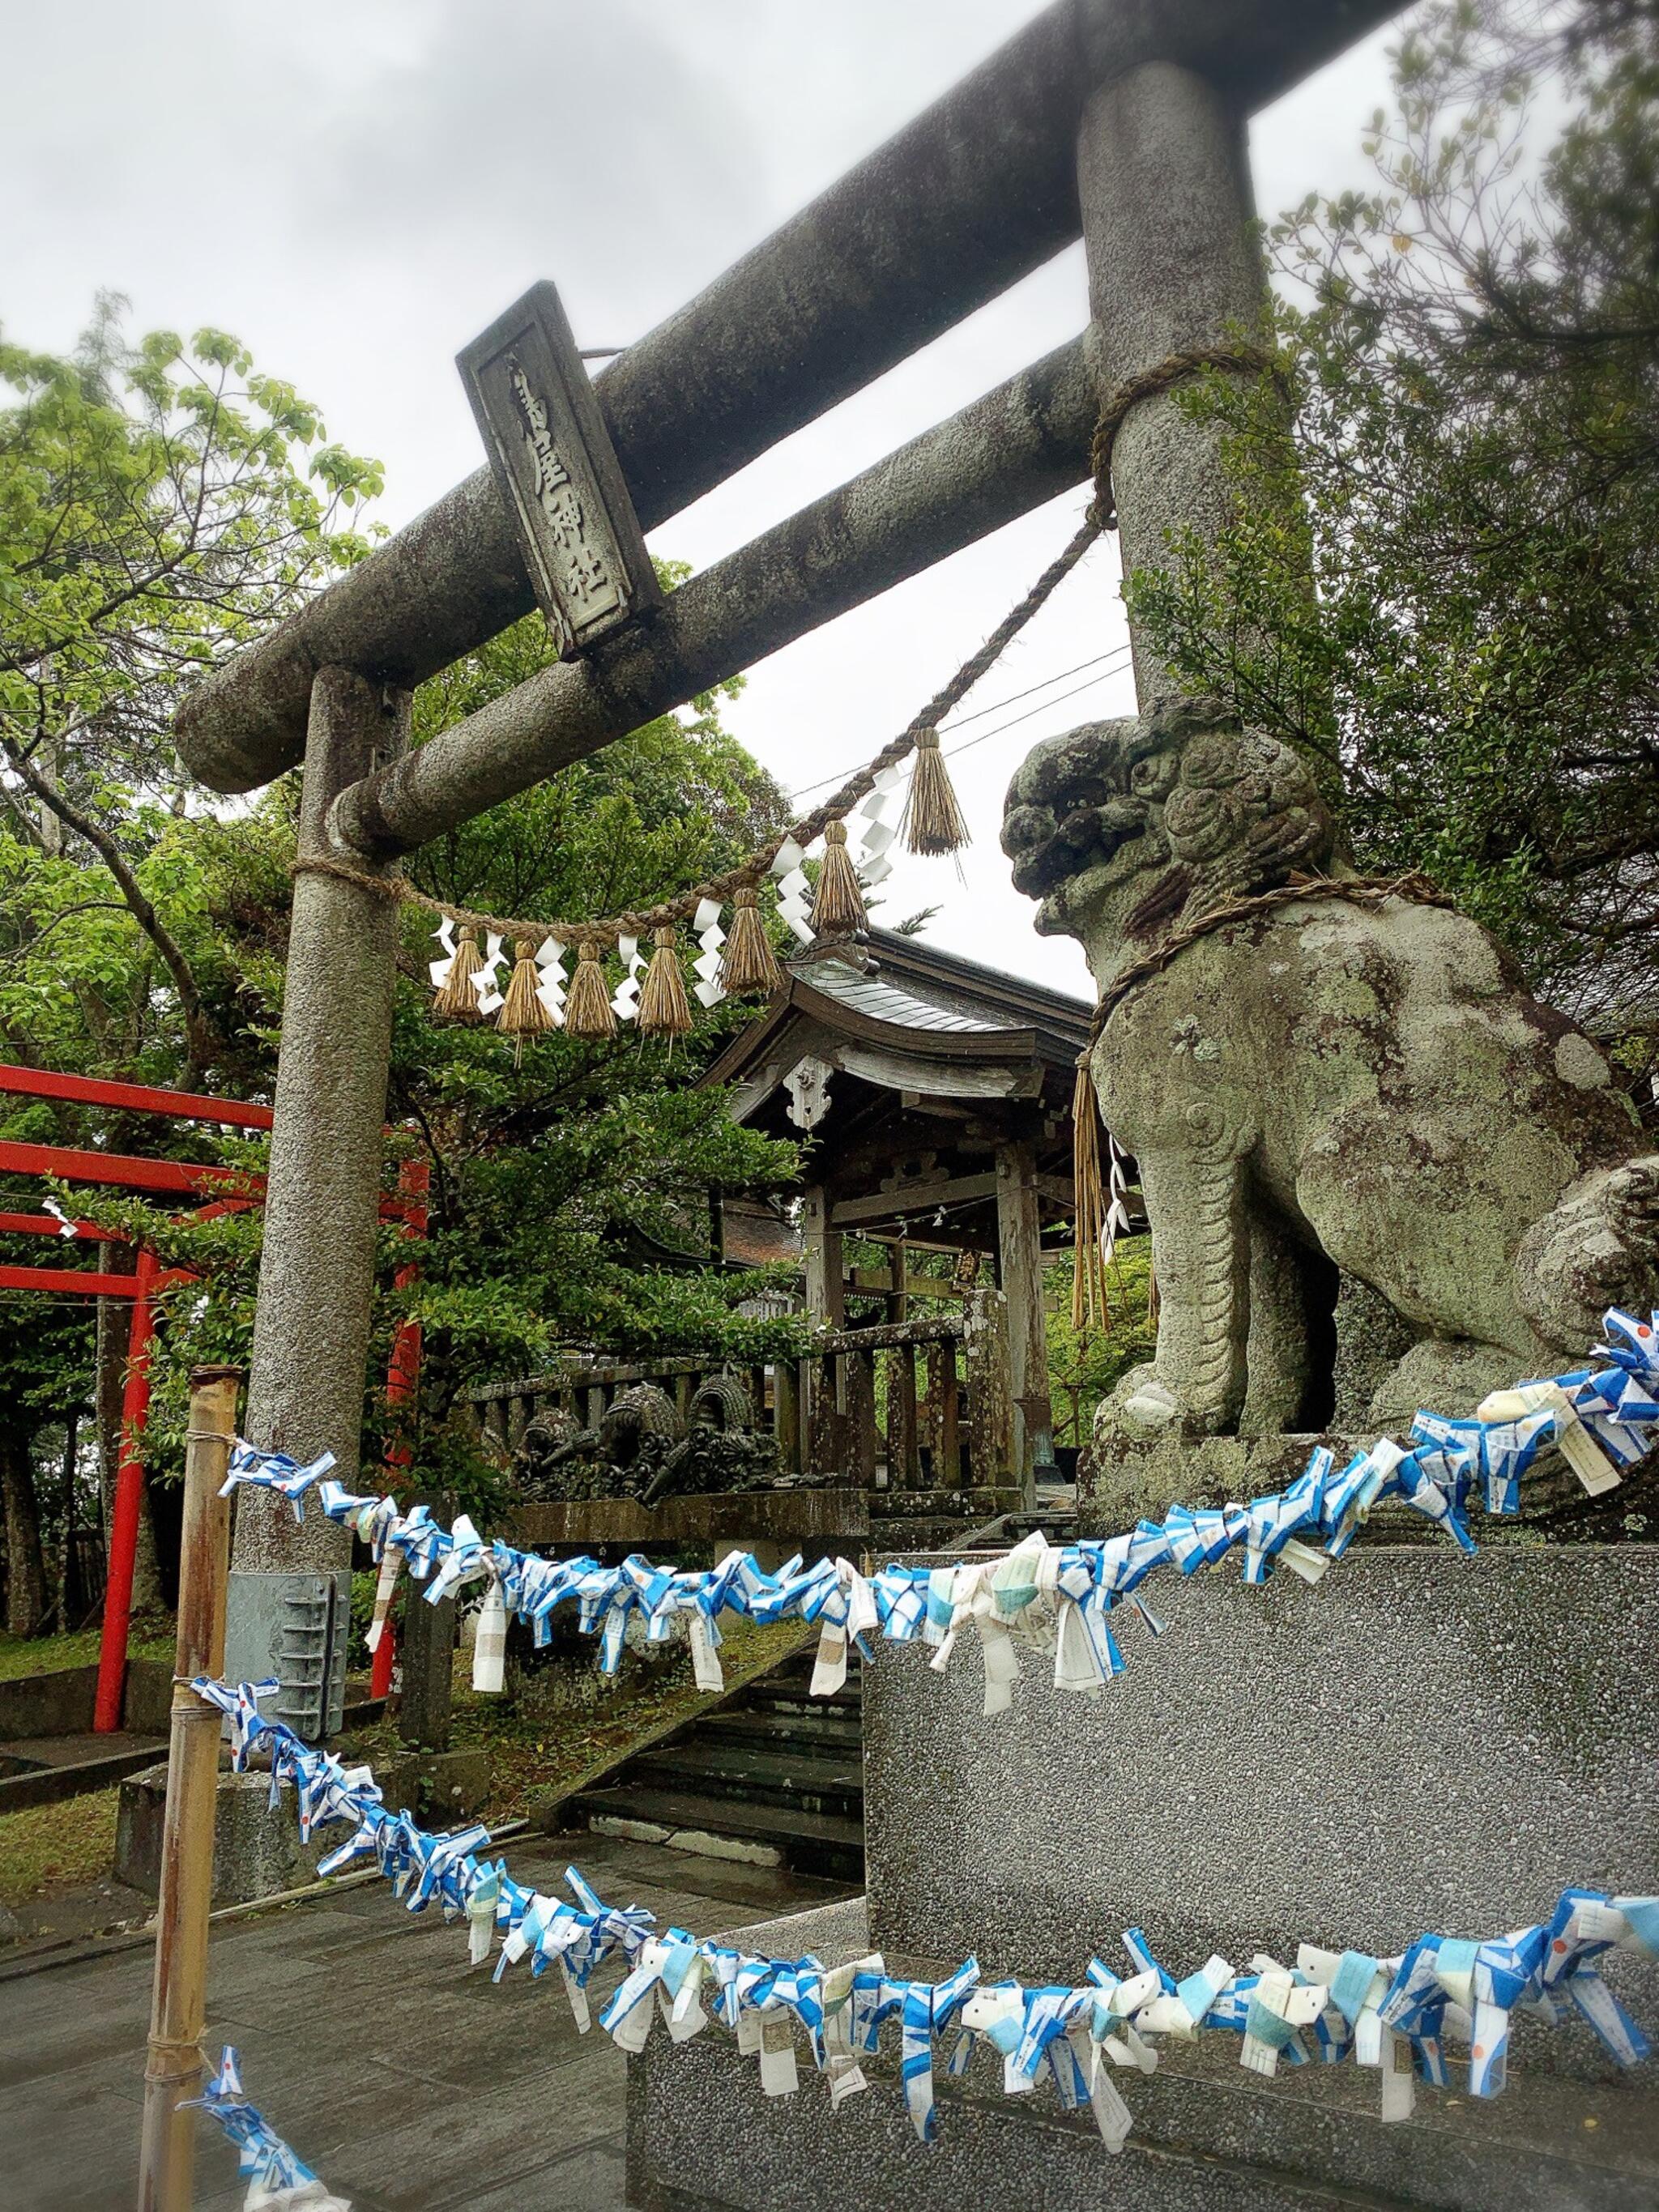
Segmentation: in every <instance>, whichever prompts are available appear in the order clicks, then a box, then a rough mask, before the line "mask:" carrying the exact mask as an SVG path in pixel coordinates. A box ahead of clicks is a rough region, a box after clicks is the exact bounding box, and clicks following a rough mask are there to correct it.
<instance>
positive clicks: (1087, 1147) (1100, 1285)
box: [1072, 1052, 1111, 1336]
mask: <svg viewBox="0 0 1659 2212" xmlns="http://www.w3.org/2000/svg"><path fill="white" fill-rule="evenodd" d="M1072 1194H1073V1200H1075V1203H1076V1208H1077V1215H1076V1219H1077V1261H1076V1265H1075V1267H1074V1269H1073V1275H1072V1327H1073V1328H1074V1329H1075V1330H1076V1331H1077V1334H1079V1336H1087V1335H1088V1334H1089V1332H1090V1331H1091V1329H1093V1328H1101V1327H1103V1326H1105V1325H1106V1324H1108V1323H1109V1321H1110V1318H1111V1317H1110V1315H1109V1313H1108V1311H1107V1307H1106V1261H1105V1256H1104V1255H1103V1252H1102V1250H1101V1249H1100V1247H1101V1232H1102V1231H1103V1228H1104V1226H1105V1221H1106V1194H1105V1190H1104V1188H1103V1185H1102V1182H1101V1180H1100V1107H1099V1103H1098V1102H1097V1099H1096V1097H1095V1084H1094V1078H1093V1076H1091V1074H1090V1073H1089V1055H1088V1054H1087V1053H1086V1052H1085V1053H1084V1054H1082V1055H1081V1057H1080V1058H1079V1060H1078V1064H1077V1081H1076V1083H1075V1085H1073V1090H1072Z"/></svg>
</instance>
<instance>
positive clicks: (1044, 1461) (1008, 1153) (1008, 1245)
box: [997, 1138, 1054, 1505]
mask: <svg viewBox="0 0 1659 2212" xmlns="http://www.w3.org/2000/svg"><path fill="white" fill-rule="evenodd" d="M997 1255H998V1258H999V1261H1000V1265H1001V1272H1002V1291H1003V1296H1004V1297H1005V1298H1006V1300H1007V1304H1008V1370H1009V1375H1010V1377H1011V1381H1012V1392H1013V1401H1014V1407H1013V1419H1014V1471H1015V1474H1017V1476H1018V1480H1019V1482H1020V1485H1021V1486H1022V1487H1023V1489H1024V1492H1025V1493H1026V1501H1027V1503H1028V1504H1031V1505H1035V1504H1036V1471H1037V1469H1038V1468H1043V1469H1044V1470H1046V1473H1047V1474H1048V1476H1050V1477H1051V1476H1052V1474H1053V1472H1054V1408H1053V1407H1052V1405H1051V1404H1050V1402H1049V1397H1048V1324H1047V1321H1046V1318H1045V1316H1044V1314H1043V1310H1042V1222H1041V1218H1040V1216H1039V1213H1038V1210H1037V1188H1036V1148H1035V1146H1033V1145H1032V1144H1031V1143H1030V1139H1024V1138H1022V1139H1018V1140H1016V1141H1015V1142H1013V1143H1011V1144H1006V1145H999V1146H997Z"/></svg>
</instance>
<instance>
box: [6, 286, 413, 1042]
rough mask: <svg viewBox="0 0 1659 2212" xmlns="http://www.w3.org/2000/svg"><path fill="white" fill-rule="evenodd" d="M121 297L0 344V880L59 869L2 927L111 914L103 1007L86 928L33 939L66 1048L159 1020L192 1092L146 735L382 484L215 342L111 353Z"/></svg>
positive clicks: (215, 1038)
mask: <svg viewBox="0 0 1659 2212" xmlns="http://www.w3.org/2000/svg"><path fill="white" fill-rule="evenodd" d="M124 307H125V301H121V300H120V299H118V297H116V296H114V295H105V296H103V297H101V298H100V301H99V302H98V308H97V313H96V316H95V318H94V322H93V324H92V326H91V327H90V329H89V330H88V331H87V333H86V335H85V337H83V338H82V341H81V343H80V345H79V347H78V348H77V349H76V352H75V354H74V355H73V356H70V358H68V359H61V358H58V357H57V356H52V355H50V354H41V353H34V352H31V351H29V350H27V349H25V348H23V347H21V346H18V345H15V344H12V343H6V342H3V341H0V384H3V385H4V386H9V388H10V390H11V391H12V392H15V394H16V395H17V397H16V399H15V402H14V404H11V405H9V406H8V407H7V408H5V409H4V410H3V411H0V761H3V765H4V769H5V774H4V775H3V776H0V791H3V793H4V798H5V803H6V806H7V810H8V814H9V821H8V824H7V827H8V829H9V834H10V840H11V845H12V850H11V851H9V852H7V853H3V854H0V869H3V871H4V873H3V876H0V882H3V883H4V884H5V885H6V888H7V889H8V890H10V889H11V887H12V886H13V885H15V884H17V882H18V878H19V875H20V872H21V871H20V866H19V862H18V857H17V852H18V848H22V849H23V850H24V851H26V852H28V853H32V854H40V856H41V857H42V858H44V859H45V860H48V861H56V862H58V863H59V864H60V865H59V866H58V868H57V869H55V870H47V871H46V872H44V874H43V875H42V877H41V878H40V880H39V881H38V882H36V883H34V884H31V886H30V889H29V891H28V893H27V895H25V896H22V898H21V912H18V913H16V914H15V915H13V917H12V919H13V921H14V924H15V929H16V931H18V932H20V933H33V935H34V936H37V937H38V936H39V935H40V933H43V932H45V931H47V930H54V931H55V930H57V929H58V927H59V922H60V921H66V920H68V919H69V918H70V915H71V914H72V915H73V917H74V918H75V919H76V920H79V919H81V918H82V916H83V915H86V914H89V913H94V912H104V911H106V910H108V907H109V903H110V902H112V901H118V902H119V903H120V904H121V905H124V906H125V908H126V910H127V912H128V913H129V914H130V915H131V917H132V919H133V921H134V922H136V924H137V927H138V929H139V931H140V933H142V935H143V939H144V943H145V947H146V951H147V954H148V958H147V959H146V960H141V961H140V962H139V963H137V964H136V965H130V968H129V972H128V973H127V974H126V975H124V976H122V977H120V978H119V979H117V978H116V977H115V976H114V975H112V973H111V970H110V968H109V965H108V964H107V963H106V962H105V961H103V960H102V959H101V958H100V957H99V956H100V953H101V952H102V951H104V950H105V949H106V947H107V945H109V943H110V942H111V939H110V935H109V933H108V932H107V930H104V931H102V932H100V930H98V929H88V930H86V931H82V930H79V929H77V930H76V931H75V932H73V933H70V935H68V936H62V935H60V936H59V938H58V944H57V945H56V947H55V951H56V953H57V955H58V957H61V958H63V959H64V961H66V962H67V963H69V964H70V970H71V975H70V981H69V982H68V984H67V986H66V987H67V988H68V989H69V990H70V991H72V992H74V993H75V994H76V997H77V999H78V1001H79V1004H78V1009H77V1011H78V1013H79V1016H80V1018H81V1020H82V1022H83V1024H84V1025H85V1027H86V1030H87V1031H88V1039H87V1042H88V1044H89V1045H90V1046H91V1048H92V1049H93V1051H94V1053H100V1052H101V1053H104V1054H108V1055H110V1056H112V1058H114V1059H115V1060H125V1061H126V1062H127V1064H129V1065H130V1064H131V1056H132V1053H131V1048H132V1044H133V1042H135V1041H136V1040H142V1039H143V1036H145V1033H146V1032H147V1030H149V1026H150V1024H153V1023H155V1022H156V1021H158V1020H164V1021H165V1022H166V1023H167V1024H168V1025H169V1026H170V1027H171V1028H173V1030H176V1032H177V1041H178V1046H179V1050H180V1057H181V1059H182V1062H183V1072H184V1073H185V1077H186V1079H189V1080H191V1081H199V1080H200V1079H201V1078H202V1077H203V1076H204V1074H205V1073H207V1072H208V1071H209V1070H210V1069H212V1070H217V1071H222V1070H223V1069H224V1068H225V1066H226V1064H227V1061H228V1056H229V1035H228V1030H227V1028H226V1026H225V1024H224V1022H223V1021H222V1018H221V1010H220V1009H219V1008H218V1007H217V1006H216V1004H215V989H214V979H213V978H212V976H211V975H204V974H203V973H202V972H201V968H200V965H199V962H200V960H201V958H202V957H207V958H208V962H209V965H210V966H211V960H210V950H209V948H207V947H206V946H203V945H197V947H195V948H194V950H195V952H196V955H197V957H192V946H191V942H190V939H191V936H192V934H193V932H192V931H191V927H190V923H191V913H190V909H189V907H188V902H187V901H181V900H180V898H179V896H178V893H179V886H178V885H176V884H171V883H169V881H168V879H167V867H168V847H167V823H168V821H169V819H170V817H179V816H182V815H183V814H184V813H185V811H186V809H187V807H188V805H189V804H190V799H191V794H190V792H189V790H188V788H187V787H186V785H185V782H184V781H183V780H182V779H181V776H180V772H179V765H178V763H177V761H176V759H175V758H174V757H173V751H172V747H171V744H170V743H169V739H168V732H169V729H170V726H171V722H172V717H173V708H174V706H175V705H176V703H177V699H178V694H179V685H180V684H181V683H182V682H184V681H185V680H186V679H188V678H191V677H192V676H199V675H200V674H201V673H202V672H203V671H204V669H206V668H207V667H208V666H209V665H211V664H212V662H213V661H215V660H216V659H218V658H220V657H221V656H222V655H223V654H224V653H227V652H228V651H230V650H232V649H234V648H235V647H238V646H240V645H243V644H246V642H247V641H249V640H250V639H251V638H252V637H254V636H256V635H258V634H259V633H260V632H261V631H263V630H264V629H269V628H270V627H271V625H272V624H274V623H277V622H279V621H281V620H282V619H283V617H284V616H285V615H288V614H290V613H292V612H293V611H294V610H295V608H296V607H297V606H298V605H301V602H302V601H303V600H304V599H306V598H307V596H308V595H309V593H310V592H312V591H313V590H314V589H315V587H316V586H317V584H318V583H319V581H320V580H323V579H324V578H325V577H326V576H327V575H329V574H331V573H332V572H334V571H336V570H337V569H339V568H343V567H345V566H347V565H349V563H350V562H354V561H356V559H358V558H359V557H360V556H362V553H363V552H364V551H365V550H367V547H368V537H367V536H366V535H365V533H364V532H362V531H361V530H356V529H352V528H349V527H348V526H347V523H348V521H349V518H350V517H351V515H352V513H353V511H354V510H355V509H356V507H358V505H359V504H360V502H361V501H363V500H365V499H366V498H368V497H371V496H372V495H374V493H376V492H377V491H378V490H379V489H380V470H379V468H378V466H377V465H375V464H374V463H373V462H370V461H365V460H362V459H359V458H358V457H357V456H356V455H354V454H351V453H347V452H346V451H345V449H344V448H343V447H341V446H338V445H334V444H330V443H329V442H328V441H327V439H326V435H325V430H324V427H323V423H322V420H321V418H320V416H319V414H318V412H317V410H316V409H315V408H314V407H313V406H312V405H311V404H309V403H308V402H307V401H306V400H304V399H302V398H301V397H300V396H299V394H298V393H297V392H295V390H294V388H293V386H291V385H288V384H284V383H283V382H282V381H281V380H278V379H276V378H275V377H271V376H268V375H265V374H261V373H260V372H258V371H257V370H256V369H255V368H254V366H253V362H252V356H250V355H249V353H248V351H247V349H246V347H244V346H242V345H241V344H240V343H239V342H238V341H237V340H236V339H234V338H233V337H228V336H227V335H226V334H225V333H224V332H223V331H213V330H202V331H197V333H196V335H195V337H193V338H192V339H191V342H190V343H189V344H188V345H186V344H185V343H184V342H183V341H182V340H181V339H180V338H179V337H177V336H176V335H175V334H174V333H173V332H172V331H152V332H150V333H149V335H148V336H146V337H143V338H141V339H139V340H138V341H137V343H130V342H129V341H128V340H127V338H126V337H125V331H124V329H123V325H122V320H121V317H122V312H123V310H124ZM88 848H89V850H90V852H91V853H93V854H95V855H96V856H97V860H98V861H99V863H100V871H99V872H100V875H101V876H102V877H103V878H104V879H105V881H104V886H103V887H102V888H101V890H100V892H97V893H89V892H88V888H87V881H86V874H85V869H86V854H87V851H88ZM169 892H171V893H172V894H173V896H171V897H169V896H167V894H168V893H169ZM7 905H8V908H10V906H11V901H10V899H9V898H8V901H7ZM181 907H182V909H183V910H182V912H170V911H169V908H181ZM117 980H119V983H120V985H121V987H122V988H121V990H120V991H119V992H118V993H117V994H115V996H114V997H113V999H112V994H111V986H112V984H113V983H115V982H116V981H117ZM135 994H136V995H135Z"/></svg>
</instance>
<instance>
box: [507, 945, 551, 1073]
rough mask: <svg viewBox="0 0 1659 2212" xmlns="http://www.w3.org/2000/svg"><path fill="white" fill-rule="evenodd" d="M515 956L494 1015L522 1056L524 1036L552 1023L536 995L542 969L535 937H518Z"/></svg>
mask: <svg viewBox="0 0 1659 2212" xmlns="http://www.w3.org/2000/svg"><path fill="white" fill-rule="evenodd" d="M517 949H518V955H519V957H518V958H517V959H516V960H515V961H514V962H513V975H512V979H511V981H509V982H508V984H507V996H506V997H505V998H504V999H503V1000H501V1012H500V1013H499V1014H497V1015H496V1017H495V1026H496V1028H497V1029H498V1030H506V1032H507V1035H508V1036H511V1037H516V1038H517V1040H518V1056H519V1058H520V1059H522V1058H523V1057H524V1041H525V1039H526V1037H527V1036H541V1035H542V1034H543V1033H544V1031H545V1030H550V1029H551V1028H552V1026H553V1017H552V1015H551V1014H550V1013H549V1012H548V1011H547V1008H546V1007H545V1006H544V1005H543V1004H542V1001H541V998H540V996H539V994H538V986H539V984H540V982H541V980H542V978H541V970H540V969H538V967H537V965H536V940H535V939H534V938H533V937H521V938H520V939H519V942H518V948H517Z"/></svg>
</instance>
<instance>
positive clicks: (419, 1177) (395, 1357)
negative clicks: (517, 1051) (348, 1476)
mask: <svg viewBox="0 0 1659 2212" xmlns="http://www.w3.org/2000/svg"><path fill="white" fill-rule="evenodd" d="M431 1179H432V1170H431V1169H430V1168H429V1167H428V1165H427V1164H426V1162H425V1161H424V1160H405V1161H404V1164H403V1166H402V1167H401V1168H400V1169H399V1170H398V1194H399V1195H400V1196H401V1197H402V1198H403V1199H404V1200H405V1201H406V1205H405V1210H404V1223H405V1228H406V1234H407V1235H409V1236H410V1237H424V1236H425V1235H426V1212H427V1210H426V1195H427V1191H428V1188H429V1186H430V1183H431ZM420 1272H421V1265H420V1261H418V1260H410V1261H406V1262H405V1263H404V1266H403V1267H399V1268H398V1272H397V1273H396V1274H395V1275H394V1276H393V1278H392V1280H393V1282H394V1283H395V1284H396V1285H397V1287H398V1289H399V1290H400V1291H401V1290H405V1289H407V1287H408V1286H409V1285H410V1283H412V1282H414V1281H415V1280H416V1277H417V1276H418V1275H419V1274H420ZM420 1381H421V1324H420V1323H419V1322H417V1321H406V1322H404V1323H403V1324H402V1326H401V1327H400V1328H398V1334H397V1335H396V1336H395V1337H393V1339H392V1358H391V1360H390V1361H389V1363H388V1364H387V1367H386V1404H387V1406H388V1407H394V1408H395V1407H398V1406H404V1405H407V1404H408V1403H409V1401H410V1399H411V1398H413V1397H414V1395H415V1393H416V1390H417V1389H419V1388H420ZM411 1457H412V1454H411V1453H410V1449H409V1447H408V1446H407V1445H406V1444H399V1443H395V1442H394V1443H389V1444H388V1445H387V1446H386V1473H387V1477H388V1481H387V1487H388V1488H389V1489H394V1490H395V1489H396V1487H397V1478H398V1475H400V1474H402V1473H403V1471H404V1468H406V1467H407V1466H408V1465H409V1463H410V1458H411ZM394 1652H395V1646H394V1639H393V1637H392V1624H391V1622H390V1621H388V1622H387V1623H386V1627H385V1629H384V1631H383V1632H382V1633H381V1637H380V1642H379V1644H376V1645H375V1647H374V1668H373V1669H372V1671H371V1673H370V1674H369V1678H368V1689H369V1695H370V1696H371V1697H374V1698H386V1697H390V1696H391V1694H392V1659H393V1656H394Z"/></svg>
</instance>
